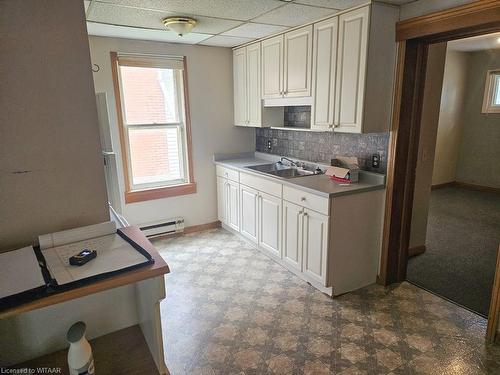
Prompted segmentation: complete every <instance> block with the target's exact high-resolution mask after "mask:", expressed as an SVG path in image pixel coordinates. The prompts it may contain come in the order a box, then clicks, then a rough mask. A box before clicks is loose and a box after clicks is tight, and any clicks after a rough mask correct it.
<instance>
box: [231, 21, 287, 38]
mask: <svg viewBox="0 0 500 375" xmlns="http://www.w3.org/2000/svg"><path fill="white" fill-rule="evenodd" d="M286 28H287V27H285V26H276V25H266V24H263V23H245V24H243V25H241V26H238V27H236V28H234V29H231V30H229V31H226V32H224V33H222V34H221V35H228V36H237V37H242V38H263V37H265V36H268V35H271V34H274V33H279V32H280V31H283V30H285V29H286Z"/></svg>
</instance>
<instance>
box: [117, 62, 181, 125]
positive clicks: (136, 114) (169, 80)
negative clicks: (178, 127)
mask: <svg viewBox="0 0 500 375" xmlns="http://www.w3.org/2000/svg"><path fill="white" fill-rule="evenodd" d="M120 74H121V79H122V92H123V104H124V115H125V119H124V120H125V122H126V123H127V124H128V125H137V124H165V123H176V122H179V116H178V112H177V103H176V102H177V100H176V87H175V80H174V70H173V69H159V68H143V67H135V66H121V67H120Z"/></svg>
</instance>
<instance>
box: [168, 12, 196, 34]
mask: <svg viewBox="0 0 500 375" xmlns="http://www.w3.org/2000/svg"><path fill="white" fill-rule="evenodd" d="M163 24H164V25H165V26H166V27H167V29H169V30H172V31H173V32H175V33H177V35H179V36H183V35H186V34H189V33H190V32H191V30H193V28H194V27H195V26H196V20H195V19H193V18H189V17H167V18H165V19H164V20H163Z"/></svg>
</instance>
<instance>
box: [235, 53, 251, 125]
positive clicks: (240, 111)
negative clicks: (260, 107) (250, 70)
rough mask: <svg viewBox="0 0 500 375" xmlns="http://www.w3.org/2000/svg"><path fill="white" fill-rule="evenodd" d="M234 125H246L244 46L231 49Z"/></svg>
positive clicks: (245, 64)
mask: <svg viewBox="0 0 500 375" xmlns="http://www.w3.org/2000/svg"><path fill="white" fill-rule="evenodd" d="M233 84H234V93H233V95H234V125H241V126H245V125H247V119H248V115H247V54H246V48H240V49H237V50H234V51H233Z"/></svg>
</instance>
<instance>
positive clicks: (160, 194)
mask: <svg viewBox="0 0 500 375" xmlns="http://www.w3.org/2000/svg"><path fill="white" fill-rule="evenodd" d="M194 193H196V182H189V183H187V184H182V185H175V186H168V187H164V188H154V189H145V190H133V191H126V192H125V203H136V202H144V201H150V200H153V199H161V198H170V197H176V196H179V195H187V194H194Z"/></svg>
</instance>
